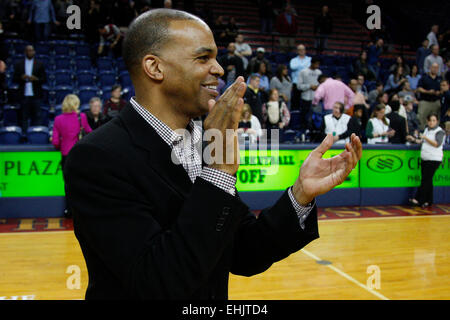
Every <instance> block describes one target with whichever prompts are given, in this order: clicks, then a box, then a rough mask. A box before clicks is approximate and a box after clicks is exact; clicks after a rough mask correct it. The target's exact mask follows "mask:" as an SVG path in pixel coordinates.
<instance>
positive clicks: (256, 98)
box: [244, 74, 267, 123]
mask: <svg viewBox="0 0 450 320" xmlns="http://www.w3.org/2000/svg"><path fill="white" fill-rule="evenodd" d="M249 79H250V82H249V84H248V86H247V89H246V91H245V94H244V102H245V103H247V104H248V105H249V106H250V107H251V109H252V114H253V115H254V116H255V117H257V118H258V120H259V122H260V123H264V122H263V121H264V119H263V116H262V105H263V103H264V102H266V101H267V97H266V94H265V93H264V91H261V90H260V89H259V76H258V75H257V74H252V75H251V76H250V78H249Z"/></svg>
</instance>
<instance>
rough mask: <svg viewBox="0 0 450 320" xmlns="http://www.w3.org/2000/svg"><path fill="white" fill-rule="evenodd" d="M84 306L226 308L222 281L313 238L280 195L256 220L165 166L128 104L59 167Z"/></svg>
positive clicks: (236, 203) (160, 144)
mask: <svg viewBox="0 0 450 320" xmlns="http://www.w3.org/2000/svg"><path fill="white" fill-rule="evenodd" d="M64 178H65V190H66V196H67V198H68V201H69V203H70V204H71V207H72V209H73V217H74V231H75V235H76V237H77V239H78V241H79V243H80V246H81V249H82V251H83V255H84V257H85V260H86V265H87V269H88V272H89V285H88V288H87V292H86V298H87V299H136V298H140V299H227V298H228V275H229V272H232V273H234V274H238V275H244V276H251V275H254V274H258V273H260V272H263V271H265V270H266V269H268V268H269V267H270V266H271V265H272V264H273V263H274V262H276V261H278V260H281V259H283V258H285V257H287V256H289V255H290V254H291V253H293V252H296V251H298V250H300V249H301V248H303V247H304V246H305V245H306V244H308V243H309V242H311V241H312V240H314V239H316V238H318V237H319V234H318V228H317V208H314V209H313V210H312V212H311V213H310V215H309V216H308V218H307V219H306V220H305V230H302V229H301V227H300V225H299V220H298V217H297V215H296V212H295V211H294V208H293V207H292V204H291V202H290V199H289V196H288V194H287V192H285V193H284V194H283V196H282V197H281V198H280V199H279V200H278V201H277V203H275V204H274V206H273V207H271V208H268V209H266V210H263V211H262V212H261V214H260V215H259V218H258V219H257V218H256V217H255V216H254V215H253V214H252V213H251V212H250V211H249V209H248V207H247V206H246V205H245V204H244V203H243V202H242V201H241V200H240V199H239V197H238V196H232V195H230V194H228V193H226V192H224V191H222V190H221V189H219V188H217V187H216V186H214V185H213V184H211V183H209V182H207V181H205V180H203V179H201V178H198V179H197V180H196V181H195V183H192V182H191V180H190V179H189V177H188V175H187V173H186V171H185V170H184V169H183V167H182V166H181V165H175V164H173V163H172V161H171V150H170V148H169V146H168V145H167V144H166V143H165V142H164V141H163V140H162V139H161V138H160V137H159V135H158V134H157V133H156V131H155V130H154V129H153V128H152V127H151V126H150V125H149V124H148V123H147V122H146V121H145V120H144V119H143V118H142V117H141V116H140V115H139V114H138V113H137V112H136V111H135V110H134V109H133V107H132V106H131V105H130V104H128V105H127V106H126V107H125V108H124V109H123V110H122V111H121V113H120V114H119V116H117V117H116V118H114V119H113V120H111V121H110V122H108V123H107V124H105V125H103V126H101V127H100V128H98V129H97V130H95V131H93V132H92V133H90V134H88V135H87V136H86V137H85V138H83V139H82V140H81V141H80V142H78V143H77V144H76V145H75V146H74V148H73V149H72V150H71V151H70V153H69V155H68V158H67V160H66V164H65V167H64Z"/></svg>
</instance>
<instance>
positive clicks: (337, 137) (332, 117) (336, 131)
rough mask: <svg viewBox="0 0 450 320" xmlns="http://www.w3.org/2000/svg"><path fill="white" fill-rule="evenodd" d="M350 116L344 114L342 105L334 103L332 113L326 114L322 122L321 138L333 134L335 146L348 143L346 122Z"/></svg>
mask: <svg viewBox="0 0 450 320" xmlns="http://www.w3.org/2000/svg"><path fill="white" fill-rule="evenodd" d="M349 121H350V116H349V115H348V114H345V113H344V104H343V103H341V102H336V103H334V105H333V110H332V113H330V114H327V115H326V116H325V117H324V118H323V121H322V128H321V129H322V132H323V136H326V135H327V134H330V133H331V134H333V140H334V143H335V144H345V143H346V142H349V140H350V139H349V137H350V135H349V133H348V126H347V125H348V122H349Z"/></svg>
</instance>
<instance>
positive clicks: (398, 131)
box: [387, 101, 406, 143]
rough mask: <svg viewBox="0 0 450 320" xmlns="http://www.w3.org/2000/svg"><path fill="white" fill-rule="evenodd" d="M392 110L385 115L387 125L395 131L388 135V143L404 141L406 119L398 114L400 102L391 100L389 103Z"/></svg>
mask: <svg viewBox="0 0 450 320" xmlns="http://www.w3.org/2000/svg"><path fill="white" fill-rule="evenodd" d="M389 106H390V107H391V110H392V112H391V113H389V114H388V115H387V117H388V119H389V126H390V127H391V128H392V129H393V130H394V131H395V133H394V135H393V136H392V137H389V142H390V143H405V142H406V119H405V118H404V117H402V116H401V115H399V114H398V111H399V110H400V102H399V101H392V102H391V103H389Z"/></svg>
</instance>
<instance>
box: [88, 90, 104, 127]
mask: <svg viewBox="0 0 450 320" xmlns="http://www.w3.org/2000/svg"><path fill="white" fill-rule="evenodd" d="M86 116H87V120H88V122H89V126H90V127H91V128H92V130H95V129H97V128H98V127H100V126H101V125H102V124H104V123H106V122H107V119H106V116H105V115H104V114H103V113H102V101H101V100H100V98H98V97H93V98H91V100H89V111H87V112H86Z"/></svg>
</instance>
